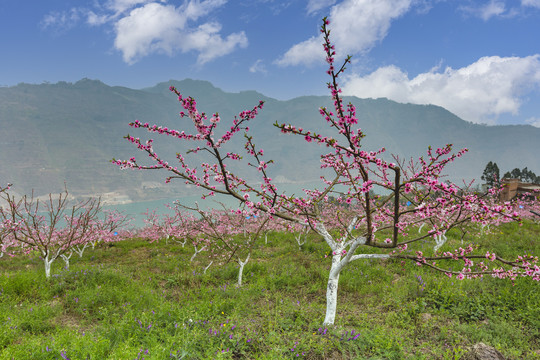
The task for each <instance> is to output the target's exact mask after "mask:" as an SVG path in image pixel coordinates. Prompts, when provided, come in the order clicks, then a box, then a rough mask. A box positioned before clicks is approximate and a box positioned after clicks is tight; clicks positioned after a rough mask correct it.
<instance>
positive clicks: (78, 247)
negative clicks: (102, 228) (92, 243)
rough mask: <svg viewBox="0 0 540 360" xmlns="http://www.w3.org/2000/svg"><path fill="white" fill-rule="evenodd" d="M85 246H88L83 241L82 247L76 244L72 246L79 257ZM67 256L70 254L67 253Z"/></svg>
mask: <svg viewBox="0 0 540 360" xmlns="http://www.w3.org/2000/svg"><path fill="white" fill-rule="evenodd" d="M87 246H88V243H84V245H83V246H82V247H80V246H79V245H77V246H75V247H74V248H73V251H75V252H76V253H77V255H79V258H82V256H83V253H84V250H85V249H86V247H87ZM69 256H70V257H71V255H69Z"/></svg>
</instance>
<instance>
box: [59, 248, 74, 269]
mask: <svg viewBox="0 0 540 360" xmlns="http://www.w3.org/2000/svg"><path fill="white" fill-rule="evenodd" d="M71 255H73V252H72V251H70V252H69V255H66V254H62V255H60V257H61V258H62V260H64V263H65V264H66V270H69V259H71Z"/></svg>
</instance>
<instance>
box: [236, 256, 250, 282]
mask: <svg viewBox="0 0 540 360" xmlns="http://www.w3.org/2000/svg"><path fill="white" fill-rule="evenodd" d="M250 255H251V253H249V254H248V256H247V258H246V261H242V260H240V258H238V264H239V265H240V269H239V270H238V283H237V284H236V286H237V287H240V286H242V274H243V273H244V266H245V265H246V264H247V263H248V261H249V256H250Z"/></svg>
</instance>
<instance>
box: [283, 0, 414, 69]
mask: <svg viewBox="0 0 540 360" xmlns="http://www.w3.org/2000/svg"><path fill="white" fill-rule="evenodd" d="M411 2H412V0H344V1H342V2H340V3H339V4H337V5H334V6H333V7H332V9H331V11H330V16H329V20H330V26H331V30H332V35H331V36H332V39H333V40H332V41H333V42H334V44H335V45H336V48H337V49H339V50H340V52H342V53H341V55H342V56H344V55H347V54H349V55H352V54H355V53H358V52H365V51H368V50H370V49H371V48H372V47H373V46H374V45H375V44H376V43H377V42H379V41H381V40H382V39H384V38H385V37H386V34H387V33H388V29H389V28H390V24H391V22H392V21H393V20H394V19H396V18H398V17H400V16H401V15H403V14H405V13H406V12H407V11H408V10H409V9H410V7H411ZM308 10H309V8H308ZM322 42H323V41H322V37H321V36H320V35H319V36H317V37H312V38H310V39H308V40H305V41H303V42H301V43H298V44H296V45H294V46H292V47H291V48H290V49H289V50H288V51H287V52H286V53H285V54H284V55H283V56H282V57H281V58H280V59H278V60H277V61H276V63H277V64H278V65H282V66H288V65H300V64H303V65H311V64H313V63H317V62H322V61H324V54H323V51H322V46H321V44H322ZM338 55H340V54H338Z"/></svg>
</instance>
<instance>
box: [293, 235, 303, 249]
mask: <svg viewBox="0 0 540 360" xmlns="http://www.w3.org/2000/svg"><path fill="white" fill-rule="evenodd" d="M302 235H303V234H302V233H299V234H298V235H295V236H294V238H295V239H296V243H297V244H298V250H302V245H304V244H305V243H306V239H305V238H304V240H302Z"/></svg>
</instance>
